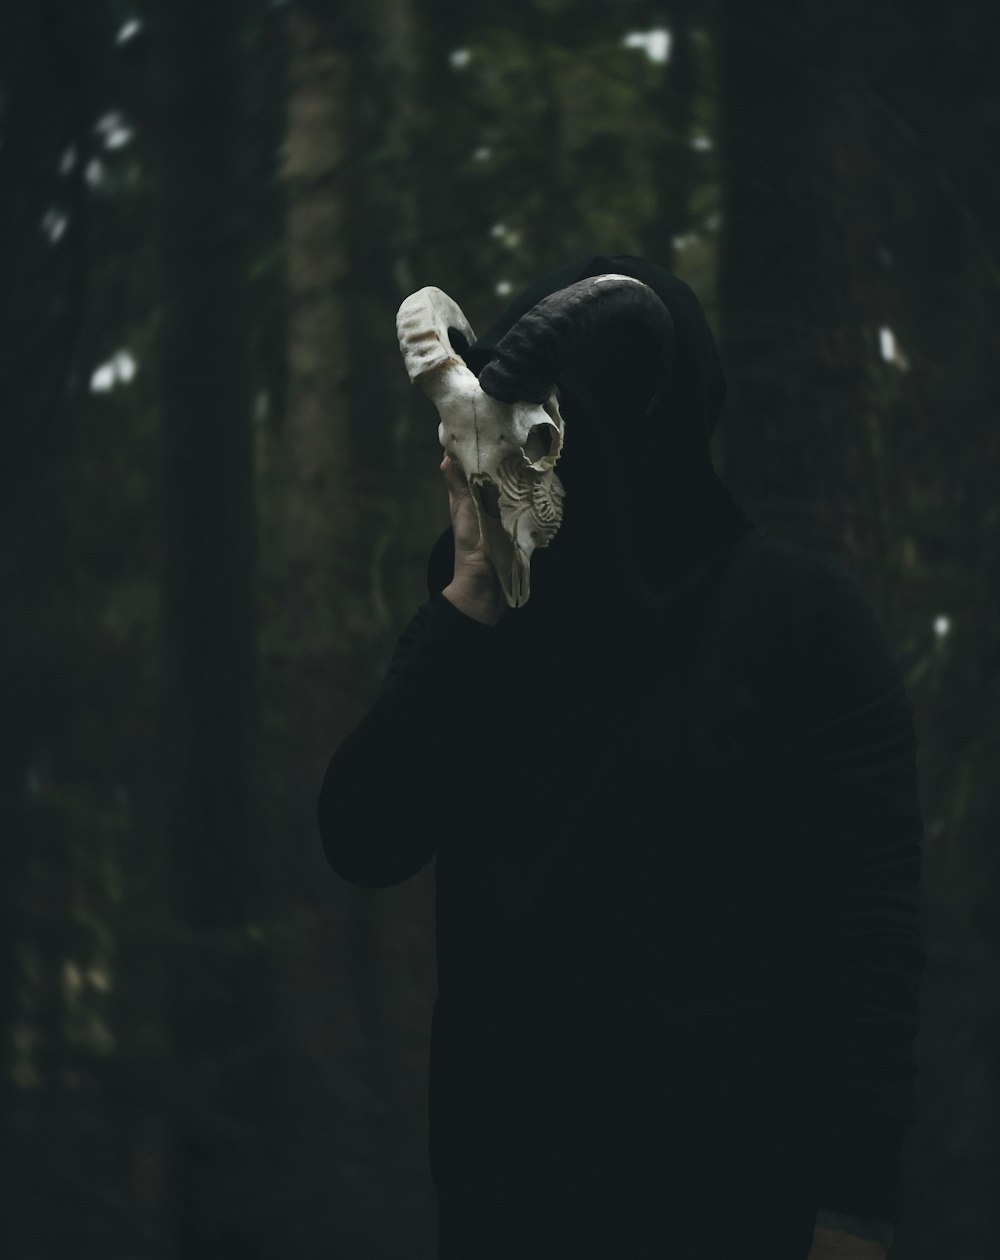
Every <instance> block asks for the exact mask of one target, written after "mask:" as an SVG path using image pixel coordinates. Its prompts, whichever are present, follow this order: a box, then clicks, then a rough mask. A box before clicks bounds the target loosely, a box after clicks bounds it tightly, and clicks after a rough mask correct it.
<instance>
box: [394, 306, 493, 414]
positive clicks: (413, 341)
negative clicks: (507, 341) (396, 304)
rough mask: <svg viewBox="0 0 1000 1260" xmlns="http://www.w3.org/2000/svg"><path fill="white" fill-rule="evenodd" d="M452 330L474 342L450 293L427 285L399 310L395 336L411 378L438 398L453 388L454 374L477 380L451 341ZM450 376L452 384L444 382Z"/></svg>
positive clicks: (473, 380) (468, 341)
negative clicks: (444, 391) (450, 332)
mask: <svg viewBox="0 0 1000 1260" xmlns="http://www.w3.org/2000/svg"><path fill="white" fill-rule="evenodd" d="M449 329H452V330H454V331H455V332H457V333H458V334H459V335H460V336H461V337H463V338H464V339H465V341H466V342H467V343H468V344H469V345H472V343H473V342H474V341H475V339H476V334H475V333H474V332H473V331H472V329H471V328H470V326H469V321H468V320H467V319H466V318H465V316H464V315H463V314H462V312H461V310H460V309H459V306H458V303H457V302H454V301H452V299H451V298H450V297H449V296H448V294H447V293H443V292H442V291H441V290H440V289H435V288H433V287H432V286H428V287H427V288H426V289H418V290H417V292H416V293H412V294H411V295H410V296H409V297H408V298H407V299H406V301H405V302H404V303H403V304H402V306H400V308H399V310H398V312H397V313H396V335H397V336H398V338H399V348H400V350H402V352H403V363H404V364H405V366H406V372H407V375H408V376H409V378H410V380H411V381H412V382H413V383H414V384H415V385H416V384H419V385H420V386H421V388H422V389H423V391H424V393H425V394H427V396H428V397H429V398H430V399H431V401H436V400H437V397H438V395H440V394H441V392H442V390H448V389H453V388H454V382H455V375H454V374H455V373H456V372H457V373H458V375H459V376H460V377H461V376H462V375H467V376H468V377H469V380H470V382H472V383H475V380H476V374H475V373H474V372H473V371H471V370H470V369H469V368H468V367H466V365H465V363H464V362H463V360H462V358H461V356H460V355H459V354H458V352H457V351H456V350H455V349H454V347H453V346H452V344H451V339H450V338H449V336H448V331H449ZM448 378H450V381H451V384H450V385H447V384H445V381H446V379H448Z"/></svg>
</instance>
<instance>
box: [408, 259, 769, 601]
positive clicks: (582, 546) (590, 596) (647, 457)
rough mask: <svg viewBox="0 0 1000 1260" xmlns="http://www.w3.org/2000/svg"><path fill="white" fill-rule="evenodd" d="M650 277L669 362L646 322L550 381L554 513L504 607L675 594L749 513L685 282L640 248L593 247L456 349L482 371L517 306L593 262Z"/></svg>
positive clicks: (436, 571)
mask: <svg viewBox="0 0 1000 1260" xmlns="http://www.w3.org/2000/svg"><path fill="white" fill-rule="evenodd" d="M609 273H618V274H622V275H628V276H632V277H634V278H635V279H637V280H641V281H642V282H643V283H644V284H646V285H648V286H649V287H650V288H651V289H652V290H653V291H654V292H655V293H656V294H657V296H658V297H659V298H660V300H661V301H662V302H664V303H665V305H666V306H667V307H668V309H669V311H670V314H671V316H672V318H673V322H674V330H675V348H674V356H673V363H672V366H670V367H668V365H667V364H666V363H664V362H663V361H662V360H661V357H660V354H659V352H658V351H657V349H656V347H655V346H654V344H653V341H652V338H651V337H650V335H649V334H648V332H647V331H646V330H645V328H643V327H642V326H641V325H639V324H636V325H635V326H634V327H630V326H629V325H628V324H627V323H625V324H622V325H620V326H618V327H616V328H615V329H613V330H610V331H608V332H607V333H605V334H602V335H601V336H600V337H599V338H598V339H597V340H596V341H595V342H593V343H592V344H590V345H588V346H587V347H585V348H584V349H583V350H582V351H581V353H580V354H579V355H577V356H576V358H575V359H574V360H573V361H571V362H570V363H569V364H567V367H566V369H565V370H564V372H563V373H562V375H561V376H560V377H559V379H558V380H557V381H556V387H557V389H558V391H559V400H560V409H561V411H562V414H563V416H564V418H565V421H566V437H565V445H564V448H563V453H562V455H561V457H560V460H559V463H558V465H557V468H556V472H557V474H558V476H559V478H560V480H561V481H562V483H563V485H564V487H565V490H566V502H565V516H564V520H563V524H562V526H561V528H560V530H559V533H558V534H557V535H556V537H555V539H554V540H553V541H552V543H551V544H550V546H549V547H548V548H546V549H545V550H543V551H537V552H535V554H534V556H533V558H532V578H531V590H532V595H531V599H530V600H529V601H528V604H527V605H526V606H525V607H524V608H523V609H518V610H517V611H516V612H514V613H512V614H510V616H512V617H513V618H515V619H524V620H526V621H532V622H534V621H538V620H541V619H544V618H545V617H546V615H549V614H551V613H552V612H554V611H556V610H561V611H562V612H563V613H569V614H570V615H578V614H579V613H580V612H582V611H583V610H588V615H590V616H594V615H595V614H596V613H597V610H599V609H602V608H603V609H607V608H608V607H613V608H616V609H618V610H619V611H622V610H626V609H628V608H629V607H632V608H633V609H634V608H635V607H636V606H637V605H638V606H640V607H646V608H664V607H676V606H678V605H679V604H682V603H683V602H684V601H685V599H686V598H687V597H688V596H689V595H690V594H691V593H692V588H697V587H700V586H704V585H705V584H707V583H709V582H710V581H711V579H712V578H713V577H714V575H715V573H716V572H717V571H718V569H719V567H720V566H721V564H722V562H723V561H724V560H725V557H726V556H727V555H728V554H729V551H730V549H731V547H732V546H733V544H734V543H735V542H736V541H737V540H738V539H739V538H740V537H741V536H742V535H743V534H744V533H745V532H746V531H747V530H748V529H750V528H752V524H753V523H752V522H751V521H750V520H749V518H748V517H747V516H746V514H745V513H744V512H743V510H742V509H741V508H740V507H739V505H738V504H737V503H736V502H735V501H734V500H733V498H732V496H731V495H730V493H729V491H728V490H727V489H726V487H725V486H724V485H723V484H722V482H721V481H720V479H719V478H718V476H717V474H716V473H715V470H714V468H713V466H712V461H711V455H710V450H709V443H710V440H711V436H712V433H713V430H714V428H715V425H716V423H717V421H718V417H719V413H720V411H721V408H722V404H723V401H724V399H725V394H726V386H725V377H724V375H723V372H722V365H721V363H720V361H719V356H718V352H717V350H716V346H715V340H714V338H713V336H712V333H711V330H710V328H709V326H708V322H707V320H706V319H705V315H704V312H703V311H702V309H701V306H700V304H699V302H698V299H697V298H696V297H695V295H694V293H693V292H692V291H691V289H690V288H689V287H688V286H687V285H686V284H685V283H684V282H683V281H682V280H679V279H678V278H677V277H676V276H674V275H672V274H671V273H670V272H668V271H666V270H664V269H663V268H662V267H658V266H656V265H655V264H653V263H650V262H648V261H647V260H646V259H643V258H636V257H631V256H628V255H597V256H593V257H590V258H586V259H583V260H581V261H579V262H574V263H569V264H566V265H564V266H561V267H558V268H556V269H554V270H552V271H549V272H546V273H545V275H543V276H541V277H540V278H539V279H538V280H537V281H535V283H534V284H532V285H530V286H529V287H528V288H527V289H525V290H524V292H522V293H521V294H519V295H518V296H517V297H516V298H515V299H514V300H513V301H512V302H510V304H509V305H508V306H507V307H506V309H505V310H504V311H503V313H502V315H501V316H500V318H499V319H498V320H497V321H496V322H495V323H494V324H493V325H492V327H491V328H490V329H489V330H488V331H487V332H486V333H485V334H483V336H481V337H479V338H478V340H477V341H476V342H475V343H474V344H473V345H471V346H470V347H468V348H467V349H465V350H464V352H463V357H464V359H465V361H466V363H467V364H468V365H469V367H470V368H472V370H473V371H474V372H476V373H477V375H478V374H479V373H480V372H481V371H482V369H483V368H484V367H485V366H486V364H487V363H488V362H489V361H490V359H491V358H492V357H493V353H494V351H495V348H496V346H497V344H498V343H499V342H500V340H501V339H502V338H503V336H504V334H505V333H506V332H507V331H508V329H510V328H511V327H512V326H513V325H514V324H515V323H516V322H517V320H518V319H519V318H520V316H521V315H523V314H524V313H525V312H526V311H528V310H530V309H531V308H532V307H533V306H535V305H536V304H537V303H538V302H540V301H541V300H542V299H543V298H545V297H548V296H549V294H551V293H554V292H556V291H558V290H559V289H563V288H565V287H567V286H568V285H571V284H575V283H576V282H577V281H578V280H583V279H586V278H588V277H591V276H598V275H606V274H609ZM452 556H453V542H452V539H451V531H450V530H448V531H446V533H445V535H443V536H442V538H441V539H439V540H438V543H437V544H436V545H435V548H434V552H433V553H432V557H431V564H430V570H429V575H428V576H429V585H430V588H431V590H432V591H434V592H436V591H439V590H441V589H442V587H443V586H444V585H446V584H447V582H448V581H449V580H450V577H451V567H450V564H451V557H452Z"/></svg>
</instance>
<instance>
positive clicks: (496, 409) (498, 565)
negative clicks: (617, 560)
mask: <svg viewBox="0 0 1000 1260" xmlns="http://www.w3.org/2000/svg"><path fill="white" fill-rule="evenodd" d="M449 328H453V329H455V330H457V331H458V332H460V333H461V334H462V336H463V337H465V338H466V340H467V341H468V342H469V344H470V345H471V344H472V342H473V341H475V334H474V333H473V331H472V329H471V328H470V326H469V323H468V321H467V320H466V318H465V316H464V315H463V314H462V312H461V310H460V309H459V307H458V305H457V304H456V303H455V302H454V301H452V299H451V298H450V297H448V295H447V294H446V293H443V292H442V291H441V290H440V289H435V288H433V287H428V288H425V289H420V290H419V291H418V292H416V293H414V294H411V296H410V297H408V298H407V299H406V301H405V302H403V304H402V305H401V306H400V308H399V313H398V314H397V316H396V332H397V335H398V337H399V347H400V350H401V351H402V354H403V362H404V364H405V366H406V371H407V374H408V375H409V377H410V380H411V381H413V382H414V384H417V385H419V386H420V387H421V389H422V390H423V391H424V393H425V394H426V395H427V397H428V398H430V400H431V401H432V402H433V403H434V405H435V407H436V408H437V411H438V416H439V418H440V421H441V423H440V425H439V427H438V439H439V441H440V442H441V445H442V446H443V447H444V449H445V451H446V453H447V455H448V457H449V458H450V459H451V460H452V461H453V462H454V463H456V464H457V465H458V466H459V467H460V468H461V469H462V471H463V472H464V473H465V475H466V477H467V478H468V481H469V486H470V489H471V490H472V500H473V503H474V504H475V507H476V516H477V518H478V520H479V531H480V534H481V536H482V539H483V546H484V549H485V551H486V554H487V555H488V556H489V558H490V562H491V563H492V565H493V567H494V569H495V570H496V572H497V577H498V578H499V580H500V585H501V587H502V588H503V593H504V597H505V599H506V601H507V603H508V604H509V605H510V606H511V607H512V608H518V607H521V606H522V605H523V604H525V603H527V600H528V596H529V594H530V574H531V556H532V553H533V552H534V551H535V550H536V549H537V548H539V547H547V546H548V545H549V543H550V542H551V541H552V539H553V538H554V537H555V535H556V533H557V532H558V529H559V526H560V524H561V523H562V518H563V497H564V495H563V488H562V484H561V483H560V481H559V478H558V477H557V476H556V474H555V472H554V469H555V465H556V463H557V461H558V459H559V455H560V452H561V451H562V446H563V437H564V431H565V426H564V423H563V418H562V416H561V415H560V413H559V404H558V402H557V400H556V397H555V394H553V395H552V396H551V397H550V398H549V400H548V401H547V402H545V403H543V404H542V405H540V406H539V405H538V404H535V403H523V402H516V403H512V404H510V403H502V402H500V401H498V400H497V399H496V398H491V397H490V395H489V394H487V393H485V392H484V391H483V390H482V389H481V388H480V385H479V381H478V380H477V379H476V375H475V373H474V372H472V371H471V370H470V369H469V368H468V367H466V365H465V363H464V362H463V360H462V358H461V356H460V355H459V354H458V353H457V352H456V351H455V350H454V349H452V346H451V342H450V340H449V338H448V329H449Z"/></svg>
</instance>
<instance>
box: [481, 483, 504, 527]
mask: <svg viewBox="0 0 1000 1260" xmlns="http://www.w3.org/2000/svg"><path fill="white" fill-rule="evenodd" d="M477 489H478V490H479V506H480V510H481V511H483V512H484V513H485V514H486V515H487V516H489V517H490V518H491V519H493V520H494V521H498V520H499V519H500V490H499V488H498V486H497V485H496V484H495V483H494V482H492V481H481V482H480V483H479V485H478V487H477Z"/></svg>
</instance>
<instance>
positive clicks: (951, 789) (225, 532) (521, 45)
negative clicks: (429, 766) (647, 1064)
mask: <svg viewBox="0 0 1000 1260" xmlns="http://www.w3.org/2000/svg"><path fill="white" fill-rule="evenodd" d="M998 84H1000V37H998V11H997V8H996V5H995V4H994V3H993V0H952V2H951V3H949V4H948V5H932V4H929V3H922V2H914V0H909V2H907V0H867V2H866V3H862V2H861V0H840V2H838V0H670V2H667V0H664V2H663V3H640V2H639V0H635V2H631V0H620V2H618V3H614V2H609V0H604V2H598V0H533V2H531V3H522V4H514V5H511V4H509V3H507V4H500V3H496V2H495V0H481V2H480V3H478V4H476V5H470V4H458V3H456V2H455V0H339V2H338V3H334V2H333V0H330V2H328V3H321V2H320V0H292V2H289V3H282V2H281V0H211V3H207V2H206V0H169V2H168V0H160V2H159V3H157V2H156V0H90V3H87V4H78V3H67V2H66V0H32V2H31V3H21V4H15V3H13V2H12V0H7V3H6V4H4V5H3V6H2V14H0V286H2V287H0V292H2V298H3V301H2V308H0V387H2V411H0V513H2V552H0V555H2V561H0V563H2V570H0V574H2V600H0V616H2V623H0V624H2V634H3V639H2V647H3V651H2V654H0V675H2V686H0V695H2V714H3V723H2V741H3V744H2V752H0V826H2V837H0V971H2V975H0V1008H2V1009H0V1027H2V1033H3V1041H2V1047H3V1060H2V1074H0V1159H2V1167H0V1254H2V1255H3V1256H4V1257H6V1258H9V1260H42V1258H46V1260H47V1258H48V1257H60V1258H62V1257H71V1258H73V1260H84V1258H90V1257H94V1258H95V1260H119V1258H121V1260H125V1258H128V1260H175V1258H183V1257H213V1258H216V1257H217V1258H219V1260H226V1258H229V1257H234V1258H235V1257H240V1258H243V1257H248V1258H256V1257H260V1258H261V1260H264V1258H268V1260H270V1258H271V1257H281V1258H282V1260H307V1258H312V1257H330V1258H333V1257H344V1258H345V1260H354V1258H358V1260H361V1258H364V1260H404V1258H405V1260H425V1258H429V1257H430V1256H431V1255H432V1254H433V1247H434V1237H435V1229H436V1222H435V1207H434V1200H433V1195H432V1189H431V1184H430V1180H429V1172H428V1167H427V1158H426V1150H425V1124H426V1095H425V1088H426V1083H425V1074H426V1067H427V1062H426V1060H427V1041H428V1035H429V1020H430V1012H431V1005H432V1001H433V996H434V984H435V981H434V970H433V958H432V945H433V921H432V914H433V878H432V872H431V871H430V870H426V871H424V872H423V873H422V874H421V875H420V876H419V877H417V878H415V879H413V880H411V881H410V882H409V883H407V884H405V885H402V886H400V887H398V888H395V889H390V890H387V891H383V892H369V891H364V890H360V889H356V888H353V887H351V886H349V885H347V884H345V883H343V882H342V881H341V880H339V879H338V878H337V877H336V876H335V875H334V874H333V873H332V872H331V871H330V870H329V869H328V868H327V866H326V865H325V861H324V858H323V855H322V852H321V850H320V846H319V837H318V834H317V830H316V825H315V820H314V809H315V801H316V796H317V792H318V788H319V784H320V781H321V778H322V774H323V771H324V769H325V766H326V763H327V760H328V759H329V757H330V754H331V753H332V751H333V749H334V748H335V747H336V745H337V743H338V742H339V740H340V739H341V738H342V737H343V736H344V735H345V733H346V732H347V731H348V730H349V729H350V728H351V727H352V725H353V724H354V723H355V722H356V721H357V719H358V718H359V717H360V715H361V714H362V713H363V712H364V711H365V709H366V707H367V706H368V704H369V703H370V701H371V699H372V697H373V695H374V692H375V689H376V687H377V685H378V682H379V679H380V676H381V673H382V671H383V669H384V668H385V665H386V662H387V659H388V655H389V653H390V651H391V649H392V646H393V644H394V641H395V637H396V635H397V634H398V632H399V631H400V629H401V628H402V626H403V625H404V624H405V622H406V620H407V619H408V618H409V616H410V613H411V612H412V609H413V608H414V607H415V605H416V604H417V603H419V602H420V601H421V600H422V599H423V598H424V591H425V586H424V566H425V558H426V554H427V551H428V548H429V545H430V543H431V541H432V540H433V538H434V537H435V536H436V535H437V533H438V532H439V531H440V530H441V529H442V528H443V527H444V526H445V525H446V524H447V521H448V516H447V506H446V496H445V494H444V489H443V486H442V484H441V479H440V474H439V472H438V462H439V458H440V452H439V450H438V447H437V441H436V426H437V419H436V417H435V416H434V414H433V412H432V410H431V409H430V407H429V404H427V402H426V400H424V399H423V398H422V397H420V396H419V395H416V394H415V393H414V392H413V391H411V389H410V387H409V385H408V383H407V380H406V376H405V373H404V372H403V369H402V363H401V360H400V357H399V353H398V349H397V346H396V339H395V332H394V316H395V311H396V308H397V306H398V304H399V302H400V301H401V299H402V298H403V297H404V296H406V295H407V294H408V293H410V292H411V291H413V290H415V289H416V288H419V287H421V286H422V285H425V284H434V285H437V286H439V287H441V288H443V289H444V290H446V291H447V292H448V293H450V294H452V295H453V296H454V297H455V298H456V299H457V300H458V301H459V303H460V304H461V305H462V306H463V307H464V309H465V311H466V313H467V314H468V316H469V318H470V320H471V322H472V324H473V326H474V327H476V328H477V329H482V328H484V327H485V326H486V325H487V324H488V323H489V322H491V320H492V319H493V317H494V316H495V314H497V313H498V312H499V310H500V308H501V307H502V306H503V305H504V304H505V297H506V295H507V294H509V293H511V292H516V291H517V289H518V288H519V286H521V285H522V284H523V283H525V282H527V281H529V280H530V279H532V278H533V277H534V276H535V275H536V274H537V273H539V272H540V271H542V270H544V269H546V268H548V267H550V266H552V265H555V264H557V263H559V262H562V261H566V260H568V259H571V258H574V257H577V256H582V255H585V254H588V253H592V252H631V253H641V254H645V255H647V256H649V257H651V258H652V259H654V260H655V261H657V262H660V263H663V264H665V265H667V266H669V267H671V268H673V269H674V270H675V271H676V272H677V273H678V274H680V275H681V276H682V277H684V278H685V279H686V280H688V282H689V283H691V284H692V286H693V287H694V288H695V290H696V291H697V292H698V294H699V295H700V296H701V298H702V299H703V302H704V304H705V306H706V309H707V310H708V312H709V314H710V317H711V321H712V324H713V326H714V328H715V330H716V332H717V334H718V336H719V338H720V343H721V346H722V351H723V355H724V359H725V363H726V368H727V373H728V376H729V381H730V396H729V402H728V404H727V409H726V413H725V419H724V425H723V428H722V431H721V433H720V435H719V437H718V438H717V440H716V443H715V448H714V451H715V457H716V463H717V467H718V468H719V470H720V472H721V473H722V475H723V476H724V479H725V480H726V482H727V484H729V486H730V487H731V489H732V490H733V491H734V493H735V494H736V497H737V498H738V499H739V500H740V501H741V502H742V503H743V504H744V506H745V507H746V508H747V510H748V511H749V512H750V514H751V515H752V516H754V517H755V519H757V520H758V521H759V522H760V523H761V524H762V525H764V526H765V527H766V528H767V529H769V530H770V531H771V532H773V533H775V534H778V535H779V536H783V537H787V538H790V539H793V540H796V541H798V542H801V543H804V544H806V545H807V546H810V547H815V548H819V549H825V550H829V551H833V552H835V553H837V554H839V555H840V556H842V557H843V558H844V559H845V561H846V562H847V564H848V567H849V568H851V569H852V570H853V572H854V573H855V574H856V575H857V576H858V577H859V579H860V580H861V581H862V583H863V585H864V586H865V589H866V590H867V591H868V593H869V595H870V597H871V600H872V602H873V604H874V606H875V608H876V611H877V613H878V615H879V617H880V620H881V622H882V624H883V626H884V627H885V630H886V633H887V634H888V636H889V639H890V642H891V643H892V645H893V648H894V650H895V651H896V654H897V657H898V660H899V662H900V664H901V667H902V670H903V673H904V675H905V678H906V680H907V685H908V688H909V692H910V695H911V698H912V700H913V703H914V706H915V710H916V719H917V725H918V732H919V736H920V741H921V746H920V772H921V782H922V788H921V790H922V802H923V809H924V817H925V823H926V840H925V865H924V885H923V898H924V930H925V934H926V944H927V949H928V955H929V963H928V968H927V971H926V973H925V978H924V983H923V990H922V1000H923V1026H922V1031H921V1035H920V1038H919V1042H918V1046H917V1056H918V1066H919V1077H918V1090H919V1106H920V1121H919V1123H918V1124H917V1126H916V1127H915V1128H914V1129H913V1130H911V1132H910V1135H909V1138H908V1141H907V1145H906V1148H905V1154H904V1167H903V1179H902V1205H901V1218H900V1222H899V1230H898V1243H897V1246H896V1248H895V1249H894V1252H893V1254H894V1256H897V1257H898V1260H945V1258H947V1260H991V1258H992V1257H995V1256H996V1255H997V1254H998V1251H997V1248H998V1245H1000V1244H998V1242H997V1239H998V1238H1000V1194H997V1193H994V1192H995V1191H996V1190H997V1188H998V1187H1000V1068H998V1046H1000V914H998V913H997V896H998V891H1000V845H998V842H997V840H998V837H997V824H998V820H1000V774H998V767H1000V720H998V717H997V713H998V708H1000V608H998V602H1000V531H998V519H997V510H998V489H1000V480H998V470H1000V459H998V438H997V434H998V416H1000V337H998V329H1000V323H998V318H997V316H998V307H1000V272H998V260H1000V164H998V162H997V155H998V154H1000V87H998ZM431 799H432V798H431V797H430V796H429V797H428V799H427V800H425V801H414V802H413V817H414V826H421V827H433V825H434V818H433V807H432V805H431V803H430V802H431ZM433 799H434V800H437V799H438V794H436V793H435V795H434V798H433Z"/></svg>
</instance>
